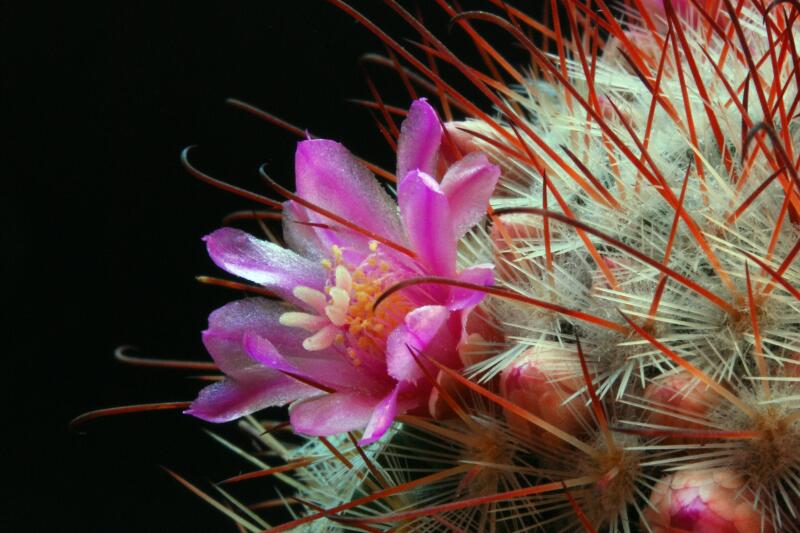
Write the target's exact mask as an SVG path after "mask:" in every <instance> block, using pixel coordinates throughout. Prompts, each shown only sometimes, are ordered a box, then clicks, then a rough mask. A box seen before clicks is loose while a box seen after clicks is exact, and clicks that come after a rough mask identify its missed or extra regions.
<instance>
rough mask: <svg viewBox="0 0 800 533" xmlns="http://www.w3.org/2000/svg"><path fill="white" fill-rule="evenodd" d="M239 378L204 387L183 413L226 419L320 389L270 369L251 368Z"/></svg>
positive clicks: (290, 400)
mask: <svg viewBox="0 0 800 533" xmlns="http://www.w3.org/2000/svg"><path fill="white" fill-rule="evenodd" d="M240 378H241V379H234V378H227V379H225V381H221V382H219V383H214V384H213V385H209V386H208V387H206V388H204V389H203V390H201V391H200V394H199V395H198V396H197V399H195V401H193V402H192V405H191V406H190V407H189V409H187V410H186V411H184V413H185V414H188V415H192V416H196V417H197V418H200V419H202V420H206V421H208V422H228V421H229V420H235V419H237V418H240V417H242V416H245V415H249V414H251V413H254V412H256V411H259V410H261V409H264V408H267V407H273V406H278V405H285V404H287V403H289V402H293V401H295V400H301V399H305V398H310V397H312V396H315V395H318V394H320V392H319V390H317V389H315V388H313V387H310V386H308V385H306V384H304V383H300V382H299V381H296V380H294V379H291V378H289V377H287V376H284V375H283V374H281V373H279V372H276V371H275V370H272V369H266V368H261V369H258V370H253V371H252V372H249V373H247V374H246V375H240Z"/></svg>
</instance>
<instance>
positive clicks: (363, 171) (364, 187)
mask: <svg viewBox="0 0 800 533" xmlns="http://www.w3.org/2000/svg"><path fill="white" fill-rule="evenodd" d="M295 178H296V184H297V194H298V195H299V196H300V197H301V198H303V199H305V200H308V201H310V202H313V203H314V204H315V205H318V206H319V207H321V208H323V209H326V210H328V211H330V212H332V213H334V214H336V215H339V216H340V217H343V218H345V219H347V220H348V221H350V222H353V223H355V224H357V225H359V226H360V227H362V228H364V229H367V230H369V231H372V232H374V233H377V234H378V235H381V236H382V237H386V238H388V239H391V240H393V241H395V242H402V241H401V239H402V231H401V229H400V227H401V226H400V221H399V219H398V218H397V210H396V209H395V206H394V202H392V200H391V198H389V195H388V194H386V191H385V190H384V189H383V188H382V187H381V186H380V184H378V182H377V181H376V180H375V177H374V176H373V175H372V172H370V171H369V170H368V169H367V168H366V167H365V166H364V165H362V164H361V162H359V161H358V160H357V159H356V158H355V157H353V155H352V154H351V153H350V152H349V151H347V148H345V147H344V146H342V145H341V144H339V143H337V142H334V141H329V140H325V139H314V140H311V141H302V142H300V143H298V145H297V152H296V154H295ZM309 216H310V217H311V218H312V219H313V220H314V221H316V222H320V223H323V224H330V225H332V226H336V223H335V222H334V221H332V220H331V219H330V218H327V217H324V216H322V215H319V214H316V213H313V212H311V211H310V210H309ZM316 231H317V233H318V234H319V235H324V238H325V239H326V240H331V241H333V242H336V239H341V238H342V236H346V237H347V238H349V239H356V240H358V241H362V242H361V244H364V241H365V240H366V237H363V236H361V234H358V233H355V232H353V231H351V230H345V229H343V228H337V231H336V232H333V231H331V230H325V229H317V230H316Z"/></svg>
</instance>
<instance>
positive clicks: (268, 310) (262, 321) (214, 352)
mask: <svg viewBox="0 0 800 533" xmlns="http://www.w3.org/2000/svg"><path fill="white" fill-rule="evenodd" d="M285 310H286V308H285V307H284V306H282V305H280V304H278V303H277V302H272V301H270V300H266V299H264V298H247V299H245V300H237V301H235V302H230V303H228V304H225V305H224V306H222V307H221V308H219V309H217V310H216V311H214V312H213V313H211V315H210V316H209V317H208V329H207V330H206V331H204V332H203V344H205V347H206V350H208V353H209V354H211V358H212V359H214V362H215V363H216V364H217V366H218V367H219V368H220V370H222V371H223V372H224V373H225V374H227V375H229V376H233V377H237V376H239V375H240V374H243V373H246V372H247V371H249V369H251V368H252V367H255V368H263V366H262V365H261V364H260V363H258V362H257V361H255V360H253V359H252V358H251V357H250V356H249V355H248V354H247V353H246V352H245V350H244V344H243V343H244V341H243V339H244V335H245V334H246V333H247V332H250V331H255V332H260V333H261V334H263V335H268V336H269V337H270V338H271V341H272V342H273V343H274V344H275V345H276V347H277V349H278V350H282V351H285V352H286V353H289V354H293V353H297V352H302V351H303V349H302V342H303V338H304V336H305V334H306V333H305V332H304V331H301V330H298V329H294V328H287V327H285V326H281V325H280V323H279V322H278V318H279V317H280V315H281V314H282V313H283V312H285Z"/></svg>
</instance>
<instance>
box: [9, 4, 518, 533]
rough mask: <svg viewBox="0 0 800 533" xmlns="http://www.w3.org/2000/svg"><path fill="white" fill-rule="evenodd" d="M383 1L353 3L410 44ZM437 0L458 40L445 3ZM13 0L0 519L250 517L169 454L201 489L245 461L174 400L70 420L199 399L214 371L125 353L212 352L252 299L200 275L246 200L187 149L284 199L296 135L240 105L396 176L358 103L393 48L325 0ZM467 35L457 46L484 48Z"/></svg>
mask: <svg viewBox="0 0 800 533" xmlns="http://www.w3.org/2000/svg"><path fill="white" fill-rule="evenodd" d="M162 4H164V5H162ZM376 4H378V3H377V2H357V5H358V6H359V7H360V8H363V9H366V10H367V11H368V12H369V13H370V16H371V17H372V19H373V20H375V21H376V22H378V23H379V24H380V25H381V27H382V28H384V29H386V30H388V31H390V32H392V33H393V34H394V35H397V36H401V37H403V36H406V37H411V36H413V34H412V33H411V32H410V31H408V30H407V29H406V28H405V26H404V25H403V24H402V22H400V21H399V20H398V19H397V17H396V16H395V15H392V14H391V13H390V12H389V10H388V9H386V8H380V6H376ZM421 4H422V6H423V12H425V13H428V14H427V15H426V17H427V18H426V21H427V22H429V23H430V24H431V25H433V26H434V27H435V28H437V29H438V31H439V34H440V35H442V34H444V35H445V36H447V35H448V32H447V28H446V20H445V19H444V17H442V16H441V14H439V13H438V11H437V10H436V9H435V7H434V6H433V2H426V1H423V2H421ZM0 9H2V12H1V13H2V18H1V19H0V20H2V28H0V30H2V31H0V34H1V35H2V40H3V41H2V48H0V57H2V75H1V77H2V80H1V81H0V83H2V93H3V97H2V100H1V102H2V106H3V110H2V119H1V120H2V124H3V129H4V130H5V131H6V132H7V134H8V135H9V137H10V139H9V137H6V139H7V140H6V141H4V142H3V146H2V148H0V152H2V153H3V154H4V155H3V160H4V161H3V172H2V176H1V177H0V179H2V184H3V192H2V194H0V197H2V206H1V207H2V216H3V231H2V239H3V251H4V252H3V258H4V261H3V264H4V267H5V268H4V270H6V272H5V273H3V278H2V279H3V281H4V282H5V283H4V284H3V286H4V289H5V291H4V293H3V294H4V298H3V300H2V301H3V305H2V306H0V307H2V309H3V330H5V333H4V335H3V339H4V341H5V342H4V343H3V345H2V347H3V355H4V356H5V361H6V362H7V363H10V364H6V365H4V367H3V370H4V379H3V385H4V386H3V390H4V393H5V394H4V396H5V395H7V396H8V397H7V399H6V400H5V401H4V406H5V409H3V412H4V414H5V416H3V418H2V419H0V421H2V422H3V440H4V442H5V443H7V444H8V443H10V444H11V445H12V450H13V451H10V452H6V453H5V454H4V457H3V459H4V460H3V464H4V467H3V471H4V473H6V475H4V476H3V481H4V485H5V487H6V488H7V489H10V493H11V496H10V500H9V499H8V497H6V499H5V501H4V507H7V509H9V510H10V511H11V512H10V513H9V512H7V511H4V512H2V513H0V529H2V530H4V531H79V532H84V531H85V532H95V531H97V532H106V531H108V532H117V531H119V532H123V531H234V530H235V529H234V527H233V526H232V525H231V523H230V522H229V520H228V519H227V518H225V517H223V516H222V515H220V514H219V513H218V512H217V511H215V510H213V509H212V508H210V507H209V506H208V505H206V504H205V503H203V502H201V501H200V500H198V499H197V498H196V497H195V496H193V495H192V494H190V493H189V492H188V491H186V490H185V489H184V488H182V487H180V486H179V485H178V484H177V483H176V482H175V481H173V480H172V479H171V478H169V476H167V475H166V474H165V473H164V472H163V471H162V470H161V469H160V468H159V465H164V466H167V467H169V468H171V469H173V470H175V471H177V472H178V473H180V474H182V475H184V476H185V477H187V478H188V479H190V480H191V481H192V482H194V483H197V484H198V485H199V486H201V487H202V488H204V489H206V490H208V489H209V481H217V480H220V479H223V478H225V477H227V476H229V475H233V474H236V473H239V472H241V471H246V470H249V469H250V467H249V466H248V465H247V464H245V463H244V462H243V461H241V460H240V459H238V458H236V457H235V456H233V455H232V454H231V453H230V452H228V451H226V450H224V449H223V448H222V447H220V446H219V445H217V444H215V443H214V442H212V441H211V439H210V438H209V437H208V436H207V435H206V434H205V433H204V432H203V431H202V428H203V427H204V424H202V423H200V422H199V421H197V420H194V419H191V418H189V417H186V416H184V415H181V414H179V413H178V412H162V413H145V414H136V415H125V416H119V417H114V418H110V419H103V420H98V421H95V422H92V423H89V424H87V425H86V426H84V427H82V428H81V430H80V432H69V431H68V430H67V424H68V422H69V420H70V419H72V418H73V417H75V416H77V415H79V414H81V413H83V412H86V411H89V410H92V409H97V408H103V407H111V406H117V405H126V404H136V403H147V402H157V401H177V400H190V399H192V398H193V397H194V395H195V394H196V392H197V390H199V388H200V387H201V386H202V385H203V384H202V383H199V382H197V381H194V380H190V379H187V376H188V375H190V374H189V373H187V372H181V371H173V370H158V369H143V368H135V367H129V366H124V365H121V364H119V363H117V362H115V361H114V360H113V358H112V353H113V350H114V348H115V347H116V346H119V345H122V344H131V345H135V346H137V347H138V348H139V350H140V353H141V355H144V356H157V357H171V358H179V359H197V360H206V358H207V356H206V354H205V352H204V350H203V348H202V345H201V343H200V338H199V332H200V331H201V330H202V329H204V327H205V325H206V317H207V315H208V313H209V312H210V311H211V310H213V309H214V308H216V307H218V306H220V305H222V304H223V303H225V302H226V301H229V300H231V299H235V298H237V297H239V296H240V295H238V294H235V293H232V292H231V291H229V290H224V289H220V288H215V287H207V286H201V285H200V284H198V283H197V282H196V281H195V280H194V276H196V275H198V274H210V275H220V274H221V273H220V272H219V271H217V269H216V268H215V267H214V266H213V264H212V263H211V262H210V261H209V260H208V259H207V257H206V254H205V250H204V247H203V244H202V242H201V241H200V238H201V237H202V236H203V235H205V234H207V233H209V232H211V231H212V230H213V229H215V228H216V227H218V226H219V225H220V223H221V219H222V217H223V216H224V215H225V214H227V213H229V212H231V211H234V210H236V209H241V208H248V207H252V205H251V204H248V203H247V202H245V201H243V200H240V199H238V198H236V197H234V196H231V195H229V194H227V193H224V192H222V191H218V190H215V189H213V188H211V187H209V186H207V185H204V184H202V183H199V182H197V181H195V180H194V179H192V178H191V177H190V176H189V175H188V174H187V173H186V172H185V171H184V170H183V169H182V168H181V166H180V163H179V158H178V155H179V151H180V150H181V148H183V147H185V146H187V145H190V144H196V145H198V147H197V149H196V150H195V151H194V152H193V155H192V159H193V161H194V163H195V164H196V165H197V166H199V167H200V168H202V169H204V170H206V171H208V172H209V173H211V174H213V175H215V176H217V177H219V178H223V179H225V180H228V181H231V182H233V183H236V184H238V185H240V186H243V187H246V188H249V189H251V190H256V191H258V192H261V193H264V194H269V193H268V191H267V189H266V187H264V186H263V185H262V184H261V183H260V181H259V179H258V175H257V169H258V165H259V164H261V163H266V164H267V165H268V167H267V168H268V171H269V172H270V173H271V175H272V176H273V177H275V178H278V179H280V180H282V181H284V183H287V184H291V178H292V162H293V153H294V144H295V142H296V138H295V137H293V136H292V135H291V134H290V133H287V132H284V131H282V130H280V129H278V128H276V127H274V126H271V125H269V124H267V123H264V122H260V121H258V120H257V119H255V118H253V117H251V116H249V115H247V114H245V113H243V112H241V111H239V110H236V109H234V108H232V107H230V106H227V105H226V104H225V102H224V100H225V98H226V97H237V98H240V99H243V100H245V101H248V102H250V103H252V104H254V105H256V106H258V107H261V108H263V109H266V110H268V111H270V112H273V113H276V114H278V115H280V116H282V117H284V118H286V119H287V120H290V121H291V122H293V123H295V124H297V125H299V126H301V127H307V128H309V129H310V130H311V131H312V132H313V133H314V134H316V135H319V136H324V137H330V138H335V139H337V140H340V141H342V142H344V143H345V144H346V145H347V146H348V147H350V148H351V149H352V150H353V151H354V152H356V153H358V154H362V155H367V156H368V157H369V158H370V159H372V160H373V161H375V162H377V163H379V164H381V165H382V166H384V167H385V168H389V169H392V168H393V155H392V152H391V150H390V148H389V146H388V145H387V144H386V143H385V141H384V140H383V138H382V137H381V136H380V134H379V133H378V132H377V129H376V128H375V127H374V123H373V120H372V118H371V117H370V114H369V113H368V112H367V111H365V110H363V109H361V108H359V107H358V106H356V105H353V104H351V103H348V102H347V99H348V98H358V97H360V98H366V97H368V96H369V92H368V89H367V86H366V83H365V82H364V77H363V75H362V73H361V71H360V69H359V66H358V58H359V57H360V56H361V55H362V54H363V53H366V52H382V46H381V44H380V42H379V41H378V40H377V39H376V38H375V37H373V36H372V35H371V34H370V33H369V32H368V31H367V30H365V29H364V28H363V27H361V26H359V25H357V24H356V23H354V22H353V21H352V19H350V18H349V17H348V16H347V15H346V14H344V13H342V12H340V11H339V10H337V9H336V8H335V7H333V6H331V5H328V4H327V3H325V2H323V1H321V0H303V1H299V0H298V1H294V2H266V1H261V2H252V3H249V2H235V3H233V2H226V3H221V2H220V3H210V2H209V3H203V2H191V3H190V2H178V3H172V2H169V3H160V2H159V3H156V2H150V3H137V2H108V3H105V5H101V4H99V3H98V4H96V5H91V6H89V4H88V3H81V2H70V3H52V4H51V5H45V4H42V5H36V4H35V3H25V2H17V3H15V4H14V3H4V4H3V7H2V8H0ZM437 15H438V16H437ZM455 33H456V32H453V33H452V34H451V35H450V39H451V42H455V45H454V47H455V49H457V50H461V53H462V57H471V56H470V54H472V52H471V51H470V50H471V49H470V48H468V47H467V46H466V44H465V41H464V39H463V38H461V36H460V35H455ZM490 33H491V32H490ZM505 40H506V41H508V39H505ZM465 54H466V55H465ZM512 54H513V51H512ZM473 55H474V54H473ZM370 71H371V72H372V73H374V74H375V78H376V83H377V84H378V85H379V87H380V88H381V92H382V94H383V95H384V96H385V97H386V98H387V100H389V101H390V102H391V103H393V104H397V105H400V106H406V105H407V104H408V102H409V98H408V96H407V95H406V94H405V93H404V91H403V90H402V87H401V86H400V83H399V82H398V80H397V78H396V77H395V76H393V75H391V74H387V73H385V71H382V70H380V69H378V68H372V69H370ZM382 72H383V74H381V73H382ZM9 140H10V142H9ZM252 229H253V231H257V229H256V228H252ZM9 295H10V297H9ZM205 426H206V427H210V426H208V425H205ZM221 431H222V432H223V434H225V435H227V436H229V437H231V438H234V439H235V438H237V435H238V434H237V432H236V431H235V429H234V428H223V429H222V430H221ZM240 443H242V444H244V445H246V440H244V439H240ZM8 472H10V473H11V476H10V478H9V477H7V476H8ZM262 487H263V485H262ZM271 497H274V493H272V492H271V491H268V490H264V491H263V492H262V493H261V494H259V495H256V496H255V497H254V496H253V495H252V494H249V495H248V496H247V498H248V501H254V500H257V499H258V498H263V499H268V498H271Z"/></svg>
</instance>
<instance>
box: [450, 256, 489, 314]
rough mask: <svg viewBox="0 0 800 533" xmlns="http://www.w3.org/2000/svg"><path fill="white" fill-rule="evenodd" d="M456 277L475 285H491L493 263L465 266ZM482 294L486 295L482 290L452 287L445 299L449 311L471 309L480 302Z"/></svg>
mask: <svg viewBox="0 0 800 533" xmlns="http://www.w3.org/2000/svg"><path fill="white" fill-rule="evenodd" d="M456 279H458V280H459V281H466V282H467V283H474V284H475V285H483V286H484V287H491V286H492V285H493V284H494V265H489V264H486V265H475V266H471V267H469V268H465V269H464V270H462V271H461V272H459V273H458V277H457V278H456ZM484 296H486V293H484V292H480V291H476V290H472V289H463V288H459V287H453V288H452V289H451V291H450V298H449V299H448V301H447V308H448V309H450V310H451V311H457V310H461V309H471V308H472V307H475V306H476V305H478V304H479V303H481V300H483V297H484Z"/></svg>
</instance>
